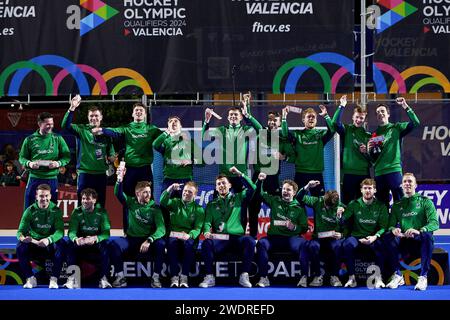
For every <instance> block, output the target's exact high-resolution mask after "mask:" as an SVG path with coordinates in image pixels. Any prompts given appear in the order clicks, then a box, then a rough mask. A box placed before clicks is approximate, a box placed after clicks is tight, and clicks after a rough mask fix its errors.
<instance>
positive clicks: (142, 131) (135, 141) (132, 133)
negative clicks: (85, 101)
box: [92, 103, 162, 228]
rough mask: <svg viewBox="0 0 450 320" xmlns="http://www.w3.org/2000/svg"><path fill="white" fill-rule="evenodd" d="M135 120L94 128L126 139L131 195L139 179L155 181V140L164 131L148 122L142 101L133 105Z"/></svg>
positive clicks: (125, 187) (127, 182)
mask: <svg viewBox="0 0 450 320" xmlns="http://www.w3.org/2000/svg"><path fill="white" fill-rule="evenodd" d="M132 117H133V121H132V122H130V123H129V124H127V125H124V126H121V127H118V128H93V129H92V133H94V134H95V135H99V134H105V135H106V136H108V137H112V138H114V139H119V138H123V139H124V140H125V149H126V150H125V162H126V163H127V175H126V176H125V179H124V181H123V191H124V192H125V194H126V195H127V196H129V197H133V196H134V192H135V191H134V189H135V186H136V183H137V182H138V181H150V182H152V183H153V173H152V163H153V148H152V144H153V141H155V139H156V138H157V137H158V136H159V135H160V134H161V133H162V131H161V130H159V129H158V128H157V127H156V126H154V125H152V124H148V123H147V122H146V121H147V111H146V109H145V106H144V105H143V104H142V103H135V104H134V105H133V113H132ZM125 210H126V209H125V208H124V209H123V224H124V227H125V228H126V224H127V223H128V221H127V219H126V213H125Z"/></svg>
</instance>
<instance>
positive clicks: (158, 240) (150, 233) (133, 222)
mask: <svg viewBox="0 0 450 320" xmlns="http://www.w3.org/2000/svg"><path fill="white" fill-rule="evenodd" d="M124 174H125V170H120V169H119V170H117V183H116V186H115V188H114V193H115V195H116V197H117V198H118V199H119V201H120V202H121V203H122V205H123V206H124V208H125V212H126V217H125V218H126V220H127V221H128V223H127V225H128V228H127V229H126V230H124V233H125V234H126V237H124V238H119V239H115V240H114V241H113V242H112V243H111V249H112V250H111V251H112V252H111V260H112V262H113V264H114V270H115V272H116V279H115V280H114V282H113V284H112V285H113V287H126V286H127V281H126V279H125V277H124V274H123V255H124V254H125V253H126V252H129V253H131V254H132V255H133V256H134V255H137V254H138V253H142V254H145V255H149V256H150V254H152V255H153V256H154V257H155V259H154V266H155V267H154V272H153V275H152V279H151V286H152V288H161V281H160V279H159V274H160V273H161V270H162V264H163V259H164V251H165V247H166V243H165V241H164V239H163V237H164V234H165V233H166V228H165V226H164V219H163V216H162V213H161V209H160V208H159V207H158V206H157V205H156V204H155V202H154V201H153V200H151V197H152V193H151V192H152V191H151V188H150V187H151V184H150V182H148V181H140V182H138V183H137V184H136V188H135V194H136V197H129V196H127V195H126V194H125V193H124V192H123V188H122V181H123V175H124Z"/></svg>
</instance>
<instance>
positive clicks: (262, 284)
mask: <svg viewBox="0 0 450 320" xmlns="http://www.w3.org/2000/svg"><path fill="white" fill-rule="evenodd" d="M256 286H257V287H261V288H265V287H270V281H269V278H268V277H261V278H259V281H258V283H257V284H256Z"/></svg>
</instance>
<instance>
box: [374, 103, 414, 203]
mask: <svg viewBox="0 0 450 320" xmlns="http://www.w3.org/2000/svg"><path fill="white" fill-rule="evenodd" d="M396 102H397V104H399V105H401V106H402V108H403V109H404V110H406V113H407V114H408V117H409V122H397V123H390V122H389V117H390V111H389V108H388V106H386V105H384V104H380V105H378V107H377V110H376V111H377V121H378V128H377V129H376V131H375V133H374V136H375V137H373V138H371V139H370V140H369V143H368V147H369V154H370V155H371V157H372V160H373V162H374V167H375V181H376V183H377V186H378V191H377V199H378V200H380V201H381V202H383V203H384V204H386V206H387V207H389V191H391V192H392V197H393V199H394V202H395V201H398V200H400V198H401V197H402V196H403V192H402V188H401V186H400V185H401V184H402V161H401V156H402V155H401V146H402V141H403V137H404V136H406V135H407V134H408V133H410V132H411V131H412V130H413V129H414V128H416V127H418V126H419V125H420V121H419V119H418V118H417V116H416V114H415V113H414V111H413V110H412V109H411V107H410V106H408V104H407V103H406V100H405V98H397V99H396Z"/></svg>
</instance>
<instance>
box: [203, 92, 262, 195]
mask: <svg viewBox="0 0 450 320" xmlns="http://www.w3.org/2000/svg"><path fill="white" fill-rule="evenodd" d="M249 104H250V95H249V94H246V95H244V101H243V102H242V110H241V109H240V108H238V107H233V108H231V109H229V110H228V125H226V126H220V127H217V128H214V129H211V131H212V132H211V133H209V134H210V135H211V136H216V139H219V141H220V142H221V144H222V145H221V146H220V147H221V149H220V150H216V158H218V161H219V174H222V175H224V176H226V177H227V178H228V180H229V182H230V183H231V185H232V187H233V190H234V192H236V193H238V192H241V191H242V188H243V184H242V182H241V179H240V178H238V177H235V176H233V175H232V174H230V168H231V167H236V168H237V169H238V170H239V171H240V172H242V173H247V171H248V145H249V142H248V140H249V139H252V138H256V132H255V130H257V131H258V130H260V129H262V126H261V124H260V123H259V122H258V121H257V120H256V119H255V118H254V117H253V116H252V115H251V114H250V112H249V109H248V106H249ZM212 115H213V111H212V110H211V109H209V108H206V110H205V121H204V123H203V128H202V138H203V139H204V137H205V134H206V132H207V131H208V130H209V122H210V120H211V117H212ZM244 117H245V118H247V119H248V120H249V121H250V123H251V126H247V125H242V124H241V122H242V119H243V118H244ZM217 136H218V137H217Z"/></svg>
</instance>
